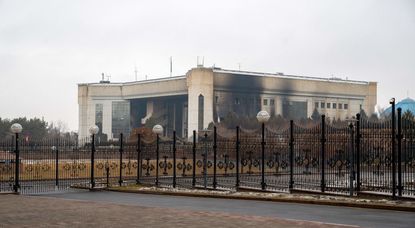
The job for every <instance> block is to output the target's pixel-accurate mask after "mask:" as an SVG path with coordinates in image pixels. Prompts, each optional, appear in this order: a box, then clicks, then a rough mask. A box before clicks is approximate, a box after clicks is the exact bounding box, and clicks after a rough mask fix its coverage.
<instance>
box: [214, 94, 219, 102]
mask: <svg viewBox="0 0 415 228" xmlns="http://www.w3.org/2000/svg"><path fill="white" fill-rule="evenodd" d="M215 102H216V104H218V103H219V97H218V96H215Z"/></svg>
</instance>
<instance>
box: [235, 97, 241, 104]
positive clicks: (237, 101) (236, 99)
mask: <svg viewBox="0 0 415 228" xmlns="http://www.w3.org/2000/svg"><path fill="white" fill-rule="evenodd" d="M235 104H236V105H238V104H241V101H240V100H239V98H237V97H236V98H235Z"/></svg>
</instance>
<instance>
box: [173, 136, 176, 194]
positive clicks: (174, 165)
mask: <svg viewBox="0 0 415 228" xmlns="http://www.w3.org/2000/svg"><path fill="white" fill-rule="evenodd" d="M175 187H176V131H173V188H175Z"/></svg>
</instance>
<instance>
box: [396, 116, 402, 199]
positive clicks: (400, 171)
mask: <svg viewBox="0 0 415 228" xmlns="http://www.w3.org/2000/svg"><path fill="white" fill-rule="evenodd" d="M397 138H398V196H402V190H403V189H402V164H401V163H402V109H401V108H398V135H397Z"/></svg>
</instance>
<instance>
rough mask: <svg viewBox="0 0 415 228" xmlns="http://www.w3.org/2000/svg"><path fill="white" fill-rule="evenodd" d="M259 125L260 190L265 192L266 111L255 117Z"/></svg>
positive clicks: (267, 118) (267, 115) (267, 114)
mask: <svg viewBox="0 0 415 228" xmlns="http://www.w3.org/2000/svg"><path fill="white" fill-rule="evenodd" d="M256 118H257V120H258V122H259V123H261V125H262V141H261V148H262V159H261V188H262V190H265V188H266V186H267V184H266V183H265V123H266V122H268V120H269V118H270V115H269V113H268V112H267V111H260V112H258V114H257V115H256Z"/></svg>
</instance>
